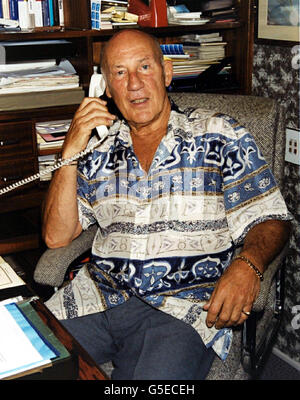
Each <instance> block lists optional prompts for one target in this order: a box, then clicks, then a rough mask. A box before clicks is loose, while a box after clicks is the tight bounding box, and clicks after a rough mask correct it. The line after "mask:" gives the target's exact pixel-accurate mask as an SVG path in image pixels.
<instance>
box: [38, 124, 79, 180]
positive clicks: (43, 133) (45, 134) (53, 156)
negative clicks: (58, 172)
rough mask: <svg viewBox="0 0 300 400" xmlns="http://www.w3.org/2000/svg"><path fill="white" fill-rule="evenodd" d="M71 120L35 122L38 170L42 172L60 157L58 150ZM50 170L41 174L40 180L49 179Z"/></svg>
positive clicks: (50, 176) (50, 177)
mask: <svg viewBox="0 0 300 400" xmlns="http://www.w3.org/2000/svg"><path fill="white" fill-rule="evenodd" d="M70 124H71V120H70V119H68V120H59V121H46V122H37V123H36V125H35V130H36V141H37V145H38V150H39V153H40V155H39V157H38V163H39V172H40V173H41V172H43V173H44V171H45V170H46V169H48V168H49V167H51V166H53V165H54V164H56V163H57V162H58V160H59V158H60V151H61V148H62V145H63V143H64V140H65V136H66V133H67V132H68V129H69V127H70ZM51 179H52V172H49V173H48V174H43V175H42V176H41V178H40V180H41V181H50V180H51Z"/></svg>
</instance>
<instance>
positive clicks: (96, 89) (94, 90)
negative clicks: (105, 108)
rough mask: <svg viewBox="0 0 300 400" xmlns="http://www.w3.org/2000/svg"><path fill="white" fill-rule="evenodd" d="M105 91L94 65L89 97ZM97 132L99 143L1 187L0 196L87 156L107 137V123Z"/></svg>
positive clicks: (100, 94)
mask: <svg viewBox="0 0 300 400" xmlns="http://www.w3.org/2000/svg"><path fill="white" fill-rule="evenodd" d="M104 91H105V81H104V78H103V76H102V75H101V74H98V73H97V67H94V74H93V75H92V77H91V81H90V87H89V97H100V96H102V94H103V93H104ZM96 129H97V132H98V134H99V137H100V140H99V141H97V143H94V144H93V145H92V146H88V147H87V148H86V149H85V150H82V151H81V152H80V153H78V154H75V155H74V156H73V157H70V158H68V159H66V160H63V159H61V160H60V161H58V162H57V163H56V164H55V165H52V166H51V167H49V168H47V169H45V170H43V171H41V172H39V173H37V174H35V175H32V176H29V177H28V178H25V179H22V180H20V181H18V182H15V183H13V184H11V185H9V186H7V187H4V188H2V189H0V196H1V195H2V194H5V193H7V192H10V191H11V190H14V189H17V188H18V187H20V186H23V185H26V184H27V183H30V182H33V181H35V180H36V179H40V178H41V177H42V176H44V175H47V174H49V173H51V172H53V171H55V170H57V169H59V168H60V167H62V166H64V165H68V164H71V163H72V162H73V161H76V160H78V159H79V158H81V157H83V156H85V155H86V154H88V153H90V152H92V151H93V150H94V149H95V148H96V147H98V146H99V145H100V144H101V143H103V142H104V141H105V140H106V139H107V133H108V129H107V127H106V126H105V125H102V126H97V127H96Z"/></svg>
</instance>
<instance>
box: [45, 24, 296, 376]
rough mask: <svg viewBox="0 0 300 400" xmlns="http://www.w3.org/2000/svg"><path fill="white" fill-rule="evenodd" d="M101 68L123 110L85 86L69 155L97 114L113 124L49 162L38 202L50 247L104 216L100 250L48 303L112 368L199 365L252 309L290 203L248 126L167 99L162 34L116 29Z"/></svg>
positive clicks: (142, 370)
mask: <svg viewBox="0 0 300 400" xmlns="http://www.w3.org/2000/svg"><path fill="white" fill-rule="evenodd" d="M101 71H102V73H103V74H104V76H105V80H106V83H107V88H106V94H107V96H108V97H109V98H112V99H113V101H114V102H115V104H116V106H117V108H118V109H119V111H120V113H121V114H122V118H117V117H116V115H114V114H111V113H110V112H109V111H108V109H107V103H106V102H105V101H103V100H101V99H98V98H86V99H84V100H83V102H82V104H81V105H80V107H79V109H78V111H77V112H76V114H75V116H74V119H73V121H72V124H71V127H70V130H69V132H68V134H67V137H66V140H65V143H64V147H63V158H69V157H70V156H73V155H74V154H76V153H77V152H79V151H81V150H82V149H84V148H85V147H86V146H87V144H88V143H92V142H93V141H95V140H97V139H96V138H95V137H94V136H92V137H91V132H92V130H93V129H94V128H95V127H96V126H99V125H106V126H107V127H109V133H108V135H107V138H106V140H105V142H103V144H102V145H100V146H99V147H98V148H96V149H95V150H94V151H93V152H92V153H90V154H89V155H88V156H86V157H85V158H84V159H82V160H80V161H79V163H78V166H77V167H76V165H74V164H72V165H69V166H64V167H62V168H61V169H60V170H58V171H57V172H56V173H55V176H54V178H53V180H52V182H51V186H50V189H49V193H48V197H47V201H46V205H45V211H44V238H45V242H46V243H47V245H48V246H49V247H52V248H54V247H61V246H64V245H66V244H68V243H70V242H71V241H72V240H73V239H74V238H76V237H77V236H78V235H79V234H80V233H81V231H82V229H86V228H87V227H88V226H90V225H91V224H97V225H98V227H99V228H98V231H97V234H96V237H95V240H94V244H93V248H92V259H91V263H90V264H88V265H87V266H85V267H84V268H83V269H82V270H80V272H79V274H78V275H77V276H76V278H75V279H74V280H73V281H72V282H71V283H70V284H69V285H68V286H66V287H64V288H62V289H61V290H60V291H58V292H57V293H56V294H55V295H54V296H53V297H52V298H51V299H50V300H49V301H48V303H47V305H48V307H49V308H50V309H51V310H52V311H53V313H55V315H57V317H58V318H59V319H61V320H62V323H63V324H65V326H67V327H68V329H69V330H70V331H71V332H72V334H73V335H74V336H75V337H76V338H77V339H78V341H79V342H80V343H81V344H82V345H83V346H84V347H85V348H86V349H87V350H88V352H89V353H90V354H91V355H92V356H93V357H94V359H95V360H96V361H97V362H98V363H99V364H101V363H104V362H106V361H109V360H111V361H112V362H113V364H114V367H115V368H114V371H113V375H112V378H113V379H204V378H205V377H206V375H207V373H208V371H209V368H210V366H211V363H212V361H213V358H214V356H215V354H217V355H218V356H219V357H221V358H222V359H225V358H226V355H227V354H228V351H229V348H230V343H231V335H232V331H231V329H230V327H231V326H233V325H237V324H241V323H243V322H244V321H245V320H246V318H247V317H248V316H249V313H250V312H251V307H252V304H253V302H254V300H255V298H256V297H257V295H258V293H259V287H260V280H261V279H263V272H264V269H265V268H266V266H267V265H268V263H269V262H270V261H271V260H272V259H273V258H274V256H275V255H276V254H277V253H278V252H279V251H280V250H281V248H282V247H283V245H284V243H285V242H286V240H287V237H288V231H289V223H288V222H287V221H288V220H289V219H290V217H289V213H288V211H287V209H286V206H285V204H284V201H283V199H282V196H281V194H280V192H279V190H278V188H277V186H276V183H275V182H274V178H273V176H272V174H271V172H270V170H269V168H268V167H267V165H266V163H265V161H264V159H263V157H262V156H261V154H260V152H259V150H258V149H257V147H256V145H255V143H254V140H253V138H252V136H251V135H250V134H249V133H248V132H247V131H246V130H245V129H244V128H243V127H241V126H239V125H238V124H237V122H236V121H233V120H232V119H231V118H230V117H228V116H226V115H222V114H213V113H209V112H207V111H205V110H201V109H200V108H199V109H195V110H193V109H187V110H185V111H182V110H179V109H178V108H177V107H176V105H175V104H173V103H171V102H170V100H169V98H168V96H167V92H166V86H168V85H169V84H170V82H171V79H172V64H171V62H170V61H167V60H163V57H162V54H161V52H160V47H159V44H158V43H157V42H156V40H155V39H154V38H152V37H150V36H148V35H146V34H145V33H143V32H140V31H138V30H124V31H121V32H119V33H117V34H116V35H114V36H113V37H112V38H111V39H110V40H109V42H108V43H107V44H106V46H105V48H104V51H103V54H102V58H101ZM199 106H201V104H200V105H199ZM241 243H243V249H242V252H241V256H240V257H238V258H236V259H234V260H232V254H233V250H234V247H235V246H236V245H238V244H241Z"/></svg>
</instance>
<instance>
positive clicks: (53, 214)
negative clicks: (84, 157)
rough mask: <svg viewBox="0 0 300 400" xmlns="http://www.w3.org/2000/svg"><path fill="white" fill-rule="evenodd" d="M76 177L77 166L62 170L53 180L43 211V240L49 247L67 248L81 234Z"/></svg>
mask: <svg viewBox="0 0 300 400" xmlns="http://www.w3.org/2000/svg"><path fill="white" fill-rule="evenodd" d="M76 177H77V172H76V165H72V166H64V167H62V168H60V169H59V170H58V171H56V172H55V174H54V177H53V178H52V181H51V184H50V187H49V191H48V194H47V198H46V202H45V206H44V210H43V238H44V240H45V243H46V244H47V246H48V247H61V246H65V245H67V244H68V243H70V242H71V241H72V240H73V239H74V238H75V237H76V236H78V235H79V233H80V232H81V227H80V224H79V222H78V208H77V198H76Z"/></svg>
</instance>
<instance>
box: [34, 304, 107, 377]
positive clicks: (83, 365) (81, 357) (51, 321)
mask: <svg viewBox="0 0 300 400" xmlns="http://www.w3.org/2000/svg"><path fill="white" fill-rule="evenodd" d="M31 305H32V307H33V308H34V309H35V310H36V311H37V313H38V314H39V316H40V318H41V319H42V320H43V321H44V322H45V324H46V325H47V326H48V327H49V328H50V329H51V330H52V332H53V333H54V335H55V336H56V337H57V339H59V340H60V341H61V343H62V344H63V345H64V346H65V347H66V349H67V350H68V351H69V353H70V354H71V356H72V358H73V361H74V362H75V364H76V365H75V366H76V371H77V377H76V378H75V379H77V380H107V379H109V378H108V377H107V376H106V374H105V373H104V372H102V371H101V370H100V369H99V367H98V366H97V364H96V363H95V361H94V360H93V359H92V357H91V356H90V355H89V354H88V353H87V352H86V351H85V350H84V349H83V348H82V347H81V345H80V344H79V343H78V342H77V341H76V340H75V339H74V338H73V336H72V335H71V334H70V333H69V332H68V331H67V330H66V329H65V327H64V326H63V325H62V324H61V323H60V322H59V321H58V320H57V319H56V318H55V316H54V315H53V314H52V313H51V312H50V311H49V310H48V308H47V307H46V306H45V305H44V304H43V303H42V302H41V301H40V300H33V301H32V302H31ZM46 370H47V368H46ZM57 378H59V377H57Z"/></svg>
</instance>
